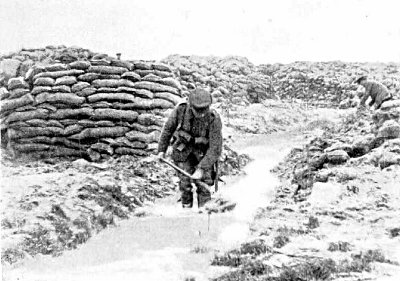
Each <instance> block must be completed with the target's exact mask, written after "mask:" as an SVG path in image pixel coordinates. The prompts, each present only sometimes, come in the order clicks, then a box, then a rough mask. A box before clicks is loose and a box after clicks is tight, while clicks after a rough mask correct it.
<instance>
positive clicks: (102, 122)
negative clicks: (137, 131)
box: [94, 120, 115, 127]
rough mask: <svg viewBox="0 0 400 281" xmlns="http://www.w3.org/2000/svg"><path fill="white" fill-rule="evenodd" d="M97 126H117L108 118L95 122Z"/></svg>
mask: <svg viewBox="0 0 400 281" xmlns="http://www.w3.org/2000/svg"><path fill="white" fill-rule="evenodd" d="M94 124H95V127H113V126H115V124H114V122H111V121H108V120H100V121H97V122H94Z"/></svg>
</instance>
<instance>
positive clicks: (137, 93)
mask: <svg viewBox="0 0 400 281" xmlns="http://www.w3.org/2000/svg"><path fill="white" fill-rule="evenodd" d="M134 95H135V96H137V97H140V98H148V99H153V98H154V94H153V93H152V92H150V91H149V90H145V89H136V91H135V94H134Z"/></svg>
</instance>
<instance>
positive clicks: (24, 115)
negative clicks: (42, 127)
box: [5, 108, 48, 123]
mask: <svg viewBox="0 0 400 281" xmlns="http://www.w3.org/2000/svg"><path fill="white" fill-rule="evenodd" d="M47 116H48V110H46V109H41V108H39V109H36V110H32V111H24V112H13V113H11V114H10V115H8V117H7V118H6V120H5V123H10V122H15V121H25V120H30V119H35V118H39V119H46V118H47Z"/></svg>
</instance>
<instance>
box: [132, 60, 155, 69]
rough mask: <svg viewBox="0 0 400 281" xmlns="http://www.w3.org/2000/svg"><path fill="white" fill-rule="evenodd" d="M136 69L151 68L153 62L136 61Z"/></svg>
mask: <svg viewBox="0 0 400 281" xmlns="http://www.w3.org/2000/svg"><path fill="white" fill-rule="evenodd" d="M134 66H135V69H144V70H151V69H152V67H151V63H146V62H143V61H138V62H134Z"/></svg>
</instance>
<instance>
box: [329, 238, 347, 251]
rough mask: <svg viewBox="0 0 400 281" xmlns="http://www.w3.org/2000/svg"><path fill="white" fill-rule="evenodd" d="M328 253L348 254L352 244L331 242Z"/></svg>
mask: <svg viewBox="0 0 400 281" xmlns="http://www.w3.org/2000/svg"><path fill="white" fill-rule="evenodd" d="M328 251H331V252H336V251H340V252H348V251H350V243H349V242H343V241H338V242H331V243H329V247H328Z"/></svg>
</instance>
